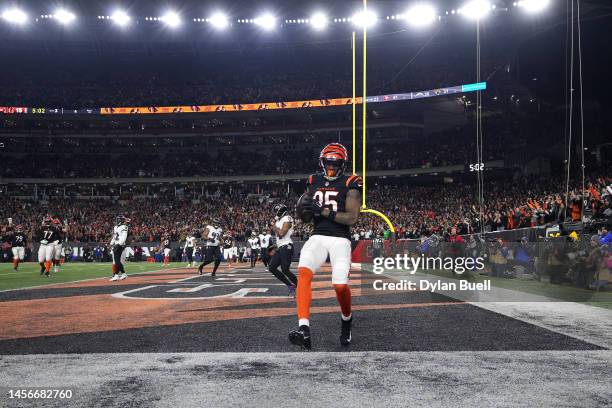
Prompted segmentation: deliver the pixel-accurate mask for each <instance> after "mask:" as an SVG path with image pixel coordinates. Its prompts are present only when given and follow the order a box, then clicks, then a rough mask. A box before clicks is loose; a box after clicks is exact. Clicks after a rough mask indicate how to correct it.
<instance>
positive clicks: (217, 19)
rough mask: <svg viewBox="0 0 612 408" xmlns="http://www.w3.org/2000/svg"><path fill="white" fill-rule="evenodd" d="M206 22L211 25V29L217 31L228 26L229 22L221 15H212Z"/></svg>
mask: <svg viewBox="0 0 612 408" xmlns="http://www.w3.org/2000/svg"><path fill="white" fill-rule="evenodd" d="M208 21H209V22H210V24H212V26H213V27H215V28H218V29H224V28H226V27H227V26H228V25H229V21H228V19H227V16H226V15H225V14H223V13H215V14H213V15H212V16H211V17H210V18H209V19H208Z"/></svg>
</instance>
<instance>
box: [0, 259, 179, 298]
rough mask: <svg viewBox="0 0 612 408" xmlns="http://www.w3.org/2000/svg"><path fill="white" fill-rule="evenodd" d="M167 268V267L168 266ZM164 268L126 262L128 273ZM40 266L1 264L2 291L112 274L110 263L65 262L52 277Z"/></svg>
mask: <svg viewBox="0 0 612 408" xmlns="http://www.w3.org/2000/svg"><path fill="white" fill-rule="evenodd" d="M184 266H185V263H183V262H173V263H171V264H170V267H173V268H180V267H184ZM166 268H167V267H166ZM161 269H164V267H163V266H162V264H161V263H148V262H138V263H135V262H134V263H130V262H128V263H126V264H125V271H126V273H127V274H128V275H130V274H137V273H143V272H151V271H158V270H161ZM39 271H40V266H39V265H38V264H37V263H34V262H27V263H22V264H20V265H19V270H18V271H17V272H15V271H14V270H13V265H12V264H11V263H2V264H0V291H2V290H8V289H19V288H29V287H33V286H41V285H50V284H54V283H64V282H75V281H81V280H87V279H95V278H104V277H109V278H110V276H111V275H112V272H111V264H110V263H80V262H79V263H76V262H75V263H70V262H69V263H65V264H64V265H62V266H61V268H60V271H59V272H58V273H53V272H51V277H50V278H46V277H44V276H40V273H39Z"/></svg>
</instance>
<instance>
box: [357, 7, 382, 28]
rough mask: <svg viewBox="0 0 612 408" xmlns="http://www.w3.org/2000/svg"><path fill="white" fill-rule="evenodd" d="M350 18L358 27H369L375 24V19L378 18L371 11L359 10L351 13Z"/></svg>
mask: <svg viewBox="0 0 612 408" xmlns="http://www.w3.org/2000/svg"><path fill="white" fill-rule="evenodd" d="M351 19H352V21H353V24H355V25H357V26H359V27H371V26H373V25H374V24H376V20H377V19H378V17H377V16H376V13H374V12H373V11H370V10H361V11H358V12H357V13H355V14H353V17H352V18H351Z"/></svg>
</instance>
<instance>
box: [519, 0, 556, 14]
mask: <svg viewBox="0 0 612 408" xmlns="http://www.w3.org/2000/svg"><path fill="white" fill-rule="evenodd" d="M549 4H550V0H521V1H519V2H518V3H517V6H519V7H522V8H524V9H525V10H526V11H528V12H530V13H537V12H539V11H542V10H544V9H545V8H546V7H548V5H549Z"/></svg>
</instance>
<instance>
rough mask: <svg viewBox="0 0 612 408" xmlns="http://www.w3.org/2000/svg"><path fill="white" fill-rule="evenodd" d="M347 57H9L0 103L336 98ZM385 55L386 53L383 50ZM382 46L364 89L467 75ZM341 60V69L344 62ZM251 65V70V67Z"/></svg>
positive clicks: (425, 84) (348, 85)
mask: <svg viewBox="0 0 612 408" xmlns="http://www.w3.org/2000/svg"><path fill="white" fill-rule="evenodd" d="M341 52H344V53H346V61H347V64H346V65H344V66H342V65H341V64H338V63H337V61H338V59H339V58H340V56H339V53H338V51H336V50H334V51H330V49H329V48H328V49H327V50H326V51H320V52H317V53H316V54H308V53H303V54H302V55H300V56H299V57H297V58H296V57H295V56H293V57H282V56H279V52H275V53H272V54H271V55H270V57H269V58H265V57H264V56H263V55H262V54H261V53H258V54H252V55H251V54H243V55H240V56H238V57H236V56H235V55H217V56H216V60H215V64H210V59H208V58H207V59H203V58H200V59H197V58H192V59H191V60H190V61H189V63H188V64H185V63H184V59H182V58H181V57H176V56H166V57H165V58H153V59H149V60H147V59H146V58H144V59H137V60H134V61H133V62H131V63H123V64H114V63H113V62H112V61H109V60H108V59H106V60H103V59H100V58H96V57H92V58H80V59H78V60H76V61H71V69H70V70H66V67H65V65H64V64H62V63H61V60H62V58H63V57H62V56H60V55H58V56H57V57H56V58H57V62H56V63H49V62H48V61H46V62H47V63H46V67H45V75H44V76H40V75H27V74H24V72H28V69H31V67H32V62H30V63H29V64H27V63H26V62H25V61H24V64H27V65H26V66H21V65H19V64H16V66H15V67H13V68H12V69H10V70H7V71H6V72H4V73H3V76H2V78H0V87H2V94H1V95H0V106H28V107H42V106H45V107H49V108H59V107H62V108H70V109H72V108H98V107H120V106H172V105H184V106H192V105H209V104H235V103H258V102H280V101H295V100H311V99H315V100H319V99H329V98H343V97H347V96H349V95H351V94H352V79H351V73H350V49H346V50H342V51H341ZM389 57H391V58H389ZM408 60H409V58H408V57H405V58H397V54H395V53H394V52H393V51H389V50H387V51H381V53H380V56H378V57H377V58H376V56H375V55H371V61H384V63H383V64H380V63H372V64H371V66H370V69H369V74H368V87H369V89H370V93H374V94H383V93H401V92H411V91H420V90H429V89H435V88H439V87H446V86H454V85H461V84H465V83H470V82H474V78H475V71H474V68H473V64H472V62H471V60H470V59H469V58H468V57H466V56H465V55H464V54H462V53H460V52H453V53H444V55H443V56H440V55H437V54H436V53H435V52H431V53H430V55H427V56H422V58H421V59H419V62H418V63H413V64H409V66H405V64H406V63H407V62H408ZM502 65H503V63H496V62H495V61H493V60H491V61H488V60H487V61H483V65H482V68H481V69H482V75H483V77H487V76H489V75H490V74H496V75H503V70H500V67H501V66H502ZM347 68H348V69H347ZM254 73H256V75H255V74H254Z"/></svg>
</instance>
